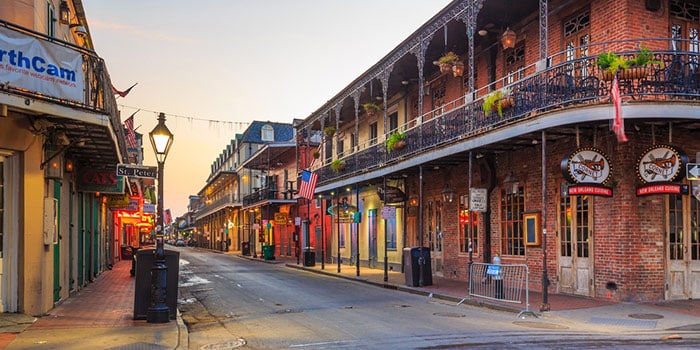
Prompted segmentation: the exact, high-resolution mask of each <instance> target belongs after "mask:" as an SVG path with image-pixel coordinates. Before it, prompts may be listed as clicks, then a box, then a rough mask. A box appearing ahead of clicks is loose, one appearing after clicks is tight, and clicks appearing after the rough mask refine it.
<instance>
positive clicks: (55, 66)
mask: <svg viewBox="0 0 700 350" xmlns="http://www.w3.org/2000/svg"><path fill="white" fill-rule="evenodd" d="M0 47H1V48H2V49H3V50H2V52H3V55H0V67H2V69H0V81H1V82H3V83H5V82H7V84H8V85H9V86H12V87H18V88H23V89H27V90H29V91H35V92H39V93H41V94H43V95H48V96H53V97H56V98H61V99H67V100H73V101H76V102H84V101H85V92H84V90H85V76H84V74H83V68H82V67H83V55H82V53H81V52H80V51H77V50H73V49H70V48H68V47H65V46H63V45H57V44H55V43H52V42H49V41H46V40H39V39H37V38H36V37H33V36H29V35H27V34H24V33H20V32H17V31H14V30H10V29H7V28H4V27H0Z"/></svg>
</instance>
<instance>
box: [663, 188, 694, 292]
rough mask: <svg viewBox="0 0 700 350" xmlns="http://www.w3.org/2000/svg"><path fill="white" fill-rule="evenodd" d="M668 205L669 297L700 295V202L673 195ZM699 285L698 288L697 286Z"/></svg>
mask: <svg viewBox="0 0 700 350" xmlns="http://www.w3.org/2000/svg"><path fill="white" fill-rule="evenodd" d="M667 201H668V202H667V204H666V207H667V208H668V212H667V214H666V247H667V248H666V249H667V254H666V270H667V271H668V272H667V275H666V284H667V285H668V288H667V289H666V299H697V298H700V288H697V286H700V237H698V235H700V232H698V224H699V223H700V205H699V203H700V201H698V199H696V198H695V197H694V196H683V195H669V196H668V198H667ZM694 286H695V287H694Z"/></svg>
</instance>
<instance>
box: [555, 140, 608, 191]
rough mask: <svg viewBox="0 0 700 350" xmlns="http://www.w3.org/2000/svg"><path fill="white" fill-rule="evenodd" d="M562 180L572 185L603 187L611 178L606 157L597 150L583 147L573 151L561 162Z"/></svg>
mask: <svg viewBox="0 0 700 350" xmlns="http://www.w3.org/2000/svg"><path fill="white" fill-rule="evenodd" d="M561 172H562V174H563V175H564V178H565V179H566V180H567V181H569V182H570V183H574V184H598V185H603V184H605V183H607V182H608V180H610V177H611V176H612V167H611V165H610V160H609V159H608V157H607V156H606V155H605V154H604V153H603V152H602V151H601V150H599V149H597V148H594V147H584V148H579V149H577V150H575V151H573V152H572V153H571V154H569V156H567V157H566V158H564V160H562V162H561Z"/></svg>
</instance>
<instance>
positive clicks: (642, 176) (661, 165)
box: [636, 144, 688, 196]
mask: <svg viewBox="0 0 700 350" xmlns="http://www.w3.org/2000/svg"><path fill="white" fill-rule="evenodd" d="M687 163H688V156H687V155H686V154H685V152H683V150H681V149H679V148H677V147H674V146H671V145H663V144H660V145H654V146H651V147H649V148H647V149H646V150H645V151H644V152H643V153H642V154H641V156H640V157H639V158H638V159H637V166H636V168H637V178H639V180H640V181H641V182H642V183H643V184H644V185H642V186H640V187H639V188H637V195H638V196H644V195H650V194H663V193H676V194H683V193H688V188H687V187H688V186H687V185H681V184H675V183H672V182H673V181H676V180H680V179H682V178H683V176H684V171H685V164H687Z"/></svg>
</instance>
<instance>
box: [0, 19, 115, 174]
mask: <svg viewBox="0 0 700 350" xmlns="http://www.w3.org/2000/svg"><path fill="white" fill-rule="evenodd" d="M0 43H1V44H2V50H1V51H0V53H2V54H0V66H1V67H2V68H3V69H2V72H3V73H2V74H0V77H1V78H2V80H1V81H0V104H2V105H6V106H7V109H8V113H9V115H12V116H21V115H33V116H36V117H35V118H34V119H33V120H32V122H33V123H34V127H35V128H36V129H39V130H38V131H39V132H42V133H46V134H51V133H52V132H60V133H62V135H65V136H67V139H68V140H69V142H70V146H71V147H70V154H71V157H72V158H73V160H74V162H75V163H76V164H78V165H80V164H84V165H86V166H87V165H90V167H95V166H100V165H102V166H108V165H114V164H116V163H121V162H122V161H123V159H124V157H123V155H125V154H126V144H125V141H124V137H123V134H122V125H121V121H120V120H119V112H118V110H117V104H116V100H115V98H114V94H113V93H112V90H111V81H110V78H109V74H108V73H107V67H106V65H105V62H104V60H103V59H102V58H100V57H99V56H98V55H97V54H96V53H95V52H94V51H93V50H91V49H89V48H85V47H81V46H78V45H75V44H73V43H69V42H66V41H62V40H59V39H57V38H55V37H51V36H47V35H45V34H42V33H38V32H35V31H33V30H30V29H27V28H23V27H20V26H17V25H15V24H13V23H9V22H7V21H3V20H0ZM37 112H38V113H37ZM40 120H42V121H45V122H46V123H44V122H40ZM42 128H45V129H46V130H41V129H42Z"/></svg>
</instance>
